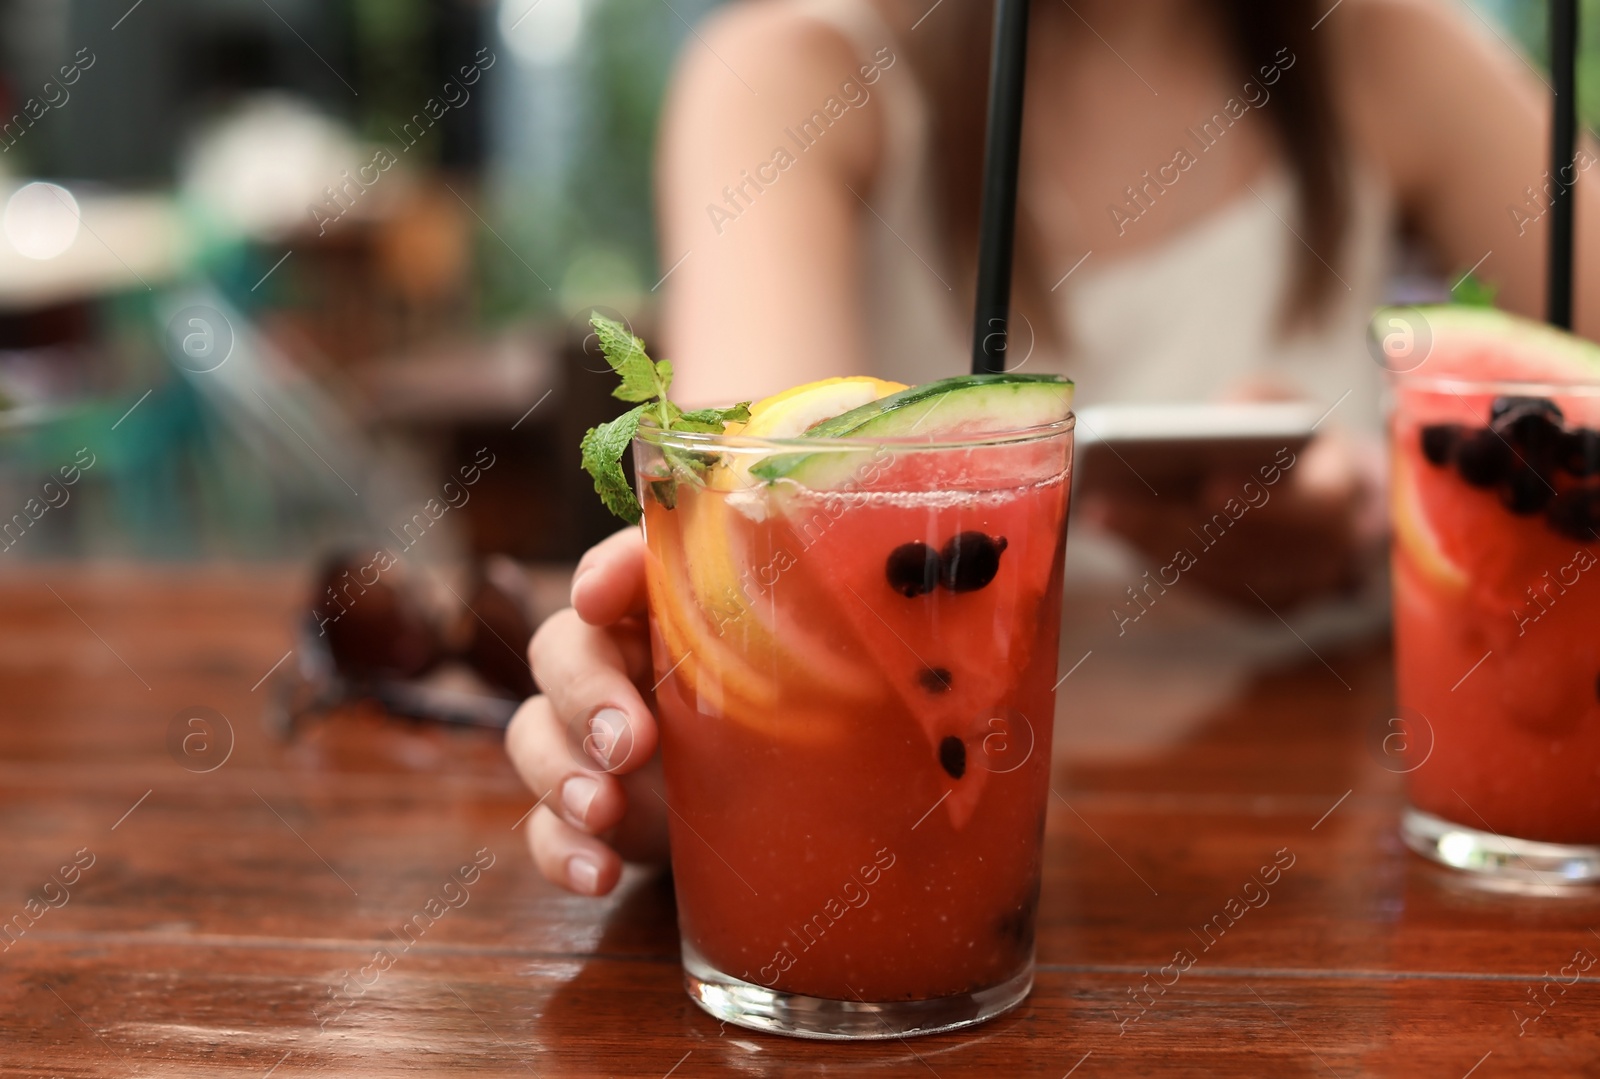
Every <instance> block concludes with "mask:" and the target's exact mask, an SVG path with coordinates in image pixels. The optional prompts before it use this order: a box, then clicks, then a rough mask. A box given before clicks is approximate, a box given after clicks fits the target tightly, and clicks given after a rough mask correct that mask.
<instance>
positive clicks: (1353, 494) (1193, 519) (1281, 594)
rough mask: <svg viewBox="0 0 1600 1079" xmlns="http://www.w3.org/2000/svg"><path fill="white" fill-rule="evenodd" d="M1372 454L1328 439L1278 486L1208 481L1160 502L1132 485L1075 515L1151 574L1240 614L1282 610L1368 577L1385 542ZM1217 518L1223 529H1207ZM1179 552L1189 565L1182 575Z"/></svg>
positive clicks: (1098, 497) (1244, 477) (1243, 479)
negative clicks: (1107, 534) (1120, 542)
mask: <svg viewBox="0 0 1600 1079" xmlns="http://www.w3.org/2000/svg"><path fill="white" fill-rule="evenodd" d="M1370 450H1371V448H1369V447H1365V446H1363V445H1362V444H1360V443H1357V442H1355V441H1353V440H1350V439H1347V438H1343V437H1339V436H1326V435H1325V436H1322V437H1319V438H1317V439H1316V440H1315V441H1313V442H1312V443H1311V444H1310V445H1309V446H1307V447H1306V448H1305V449H1304V450H1303V451H1301V453H1300V454H1299V455H1298V458H1297V459H1296V460H1295V461H1294V463H1293V464H1292V465H1291V466H1290V467H1288V468H1286V469H1284V470H1283V471H1282V479H1281V481H1280V482H1278V483H1276V484H1275V485H1268V484H1265V483H1263V482H1262V479H1261V477H1260V476H1259V475H1250V474H1239V475H1212V476H1209V477H1207V478H1206V480H1205V481H1204V482H1202V483H1200V484H1199V485H1197V487H1196V488H1195V489H1194V490H1193V491H1191V492H1179V491H1163V492H1162V493H1161V496H1160V497H1154V496H1152V495H1151V494H1150V493H1149V491H1148V490H1146V489H1144V488H1143V487H1133V486H1129V487H1127V488H1123V489H1121V490H1120V491H1119V492H1117V493H1115V494H1113V493H1104V494H1101V493H1096V494H1091V495H1090V496H1089V497H1087V498H1085V500H1084V504H1083V506H1082V507H1081V511H1082V513H1083V514H1084V516H1085V517H1087V518H1089V519H1090V520H1091V521H1093V522H1094V523H1096V524H1098V525H1100V526H1101V527H1103V528H1105V529H1107V530H1109V531H1111V532H1114V533H1116V534H1117V535H1119V536H1121V537H1122V538H1123V539H1125V540H1126V541H1127V542H1128V543H1130V544H1132V545H1133V546H1134V547H1135V548H1136V549H1137V550H1138V551H1139V552H1140V554H1142V555H1144V556H1145V557H1147V558H1149V559H1151V560H1152V561H1153V564H1154V566H1158V567H1163V568H1165V567H1168V566H1172V567H1173V570H1171V571H1168V573H1169V575H1170V573H1171V572H1175V571H1181V573H1182V578H1183V579H1186V580H1193V581H1195V582H1196V583H1197V584H1199V585H1200V586H1201V587H1203V588H1205V589H1206V590H1207V591H1209V592H1211V593H1212V594H1214V595H1216V596H1219V597H1221V598H1223V599H1225V600H1227V601H1229V602H1231V603H1233V604H1234V605H1236V606H1239V607H1241V608H1245V609H1254V610H1256V611H1257V612H1260V610H1261V606H1262V605H1263V604H1266V605H1267V606H1268V607H1270V608H1271V609H1272V610H1274V611H1282V610H1287V609H1289V608H1292V607H1294V606H1296V605H1298V604H1301V603H1304V602H1307V601H1309V600H1313V599H1317V598H1320V597H1326V596H1330V595H1338V594H1341V593H1347V592H1350V591H1352V590H1354V589H1355V588H1357V587H1359V585H1360V584H1361V582H1362V579H1363V577H1364V575H1365V574H1366V572H1367V570H1368V569H1369V568H1370V566H1371V564H1372V562H1373V560H1374V558H1375V556H1376V554H1377V552H1378V550H1379V548H1380V546H1381V543H1382V540H1383V534H1384V533H1383V523H1382V522H1383V509H1382V488H1383V484H1382V477H1381V467H1380V465H1379V462H1378V459H1377V455H1376V454H1375V453H1373V452H1370ZM1230 504H1231V508H1232V511H1233V512H1232V513H1229V512H1226V510H1225V507H1229V506H1230ZM1234 514H1238V517H1237V519H1235V517H1234ZM1217 516H1220V517H1221V519H1222V521H1223V522H1226V528H1223V527H1219V526H1217V525H1216V524H1214V523H1213V522H1214V518H1215V517H1217ZM1208 525H1211V527H1209V528H1208V527H1207V526H1208ZM1181 551H1186V552H1188V553H1189V554H1190V555H1191V556H1192V559H1193V561H1192V564H1190V565H1188V568H1184V565H1183V563H1182V562H1180V561H1179V560H1178V553H1179V552H1181ZM1165 583H1166V584H1167V585H1168V586H1170V584H1171V582H1170V581H1167V582H1165ZM1136 587H1137V586H1136Z"/></svg>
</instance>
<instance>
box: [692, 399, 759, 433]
mask: <svg viewBox="0 0 1600 1079" xmlns="http://www.w3.org/2000/svg"><path fill="white" fill-rule="evenodd" d="M682 418H683V420H684V422H687V423H704V424H716V430H717V431H719V432H720V431H721V430H722V429H723V428H724V427H726V426H727V425H728V424H729V423H744V422H745V421H747V420H748V419H749V418H750V402H749V401H741V402H740V403H739V404H737V405H733V406H731V407H729V408H697V409H695V410H694V411H693V412H685V413H684V414H683V417H682Z"/></svg>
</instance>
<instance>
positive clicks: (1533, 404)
mask: <svg viewBox="0 0 1600 1079" xmlns="http://www.w3.org/2000/svg"><path fill="white" fill-rule="evenodd" d="M1527 415H1542V416H1544V417H1546V418H1547V419H1550V420H1553V421H1554V422H1556V423H1560V422H1561V420H1562V418H1563V417H1562V413H1561V406H1560V405H1558V404H1556V403H1555V402H1554V401H1552V400H1550V399H1549V398H1546V397H1496V398H1495V399H1494V400H1493V401H1491V402H1489V422H1490V423H1492V424H1498V423H1499V422H1500V421H1501V420H1502V419H1505V420H1508V421H1509V420H1512V419H1515V418H1516V417H1517V416H1527Z"/></svg>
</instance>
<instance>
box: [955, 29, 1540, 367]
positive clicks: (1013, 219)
mask: <svg viewBox="0 0 1600 1079" xmlns="http://www.w3.org/2000/svg"><path fill="white" fill-rule="evenodd" d="M1557 2H1560V0H1557ZM1028 3H1029V0H996V3H995V9H994V49H993V52H992V55H991V56H990V58H989V125H988V128H987V131H986V132H985V135H984V146H983V204H982V207H981V209H980V210H979V214H978V302H977V313H976V315H975V316H974V319H973V323H972V373H973V374H975V375H981V374H984V373H986V372H990V371H1004V370H1005V369H1006V331H1007V327H1008V325H1009V323H1010V319H1011V248H1012V242H1013V240H1014V239H1015V235H1016V226H1017V149H1018V147H1019V146H1020V144H1021V142H1022V76H1023V66H1024V64H1025V63H1026V62H1027V59H1028Z"/></svg>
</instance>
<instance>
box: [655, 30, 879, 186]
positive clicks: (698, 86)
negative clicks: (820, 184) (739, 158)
mask: <svg viewBox="0 0 1600 1079" xmlns="http://www.w3.org/2000/svg"><path fill="white" fill-rule="evenodd" d="M866 6H867V5H866V2H865V0H747V2H742V3H737V4H729V5H727V6H725V7H723V8H721V9H719V10H718V11H716V12H714V13H713V14H712V15H710V16H709V17H708V18H706V19H705V20H704V21H703V22H702V23H701V24H700V25H699V26H697V27H696V28H695V32H694V34H693V35H692V36H691V37H689V38H687V39H686V41H685V44H684V47H683V52H682V53H681V55H680V56H679V59H678V68H677V71H676V74H675V76H674V78H673V85H672V88H671V91H670V100H669V106H668V121H667V127H666V133H667V134H668V136H669V137H670V136H671V135H672V134H673V133H674V132H683V131H684V130H685V128H693V129H697V130H698V132H699V134H698V135H696V136H695V137H693V138H691V139H690V140H689V141H692V142H698V141H699V139H701V138H712V139H713V141H714V142H717V143H718V144H722V145H727V144H738V145H743V146H744V147H745V149H747V150H748V151H749V152H756V151H761V152H765V153H769V154H770V153H771V152H772V147H773V146H774V145H775V144H779V143H783V142H784V141H785V139H786V136H785V132H786V131H788V130H789V129H791V128H794V129H796V130H798V128H799V125H801V124H803V123H804V122H806V121H807V120H808V119H810V118H812V117H813V115H814V114H816V113H817V112H818V111H819V110H821V111H823V112H824V114H825V115H831V114H830V113H828V111H827V110H830V109H837V108H839V107H840V104H839V103H840V102H843V106H842V107H844V108H846V109H849V108H850V107H851V106H852V105H853V104H858V103H860V101H861V100H862V99H864V98H865V97H866V96H868V95H869V93H870V91H868V90H866V89H865V88H864V87H863V86H862V84H863V83H871V82H875V81H876V80H877V77H878V73H877V72H876V70H875V65H877V64H878V63H879V62H880V61H881V59H882V57H877V58H874V57H873V56H870V55H865V54H864V53H863V45H862V44H861V43H860V42H859V41H858V40H856V39H855V38H853V37H852V33H851V25H852V24H851V21H850V19H851V16H852V14H856V15H859V14H860V13H861V11H862V9H863V8H866ZM869 15H870V12H869ZM890 62H891V63H892V62H893V61H892V56H891V59H890ZM852 97H854V98H855V100H852ZM862 119H863V121H864V122H857V123H851V124H840V125H838V126H836V127H835V126H832V125H831V124H830V126H829V131H828V134H829V137H828V138H825V139H818V140H817V141H816V142H815V145H814V147H813V148H811V149H810V150H809V152H808V154H807V157H808V158H822V159H831V161H832V162H833V163H834V164H835V165H836V166H838V167H839V168H840V169H841V170H843V171H844V172H846V173H847V174H849V175H850V176H852V177H854V178H857V179H863V180H865V179H867V178H869V177H870V175H871V174H872V172H873V171H874V169H875V163H876V161H877V158H878V154H879V148H880V145H881V142H882V138H883V132H882V130H881V124H880V123H879V122H878V120H877V115H876V110H866V111H865V114H864V116H863V118H862Z"/></svg>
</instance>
